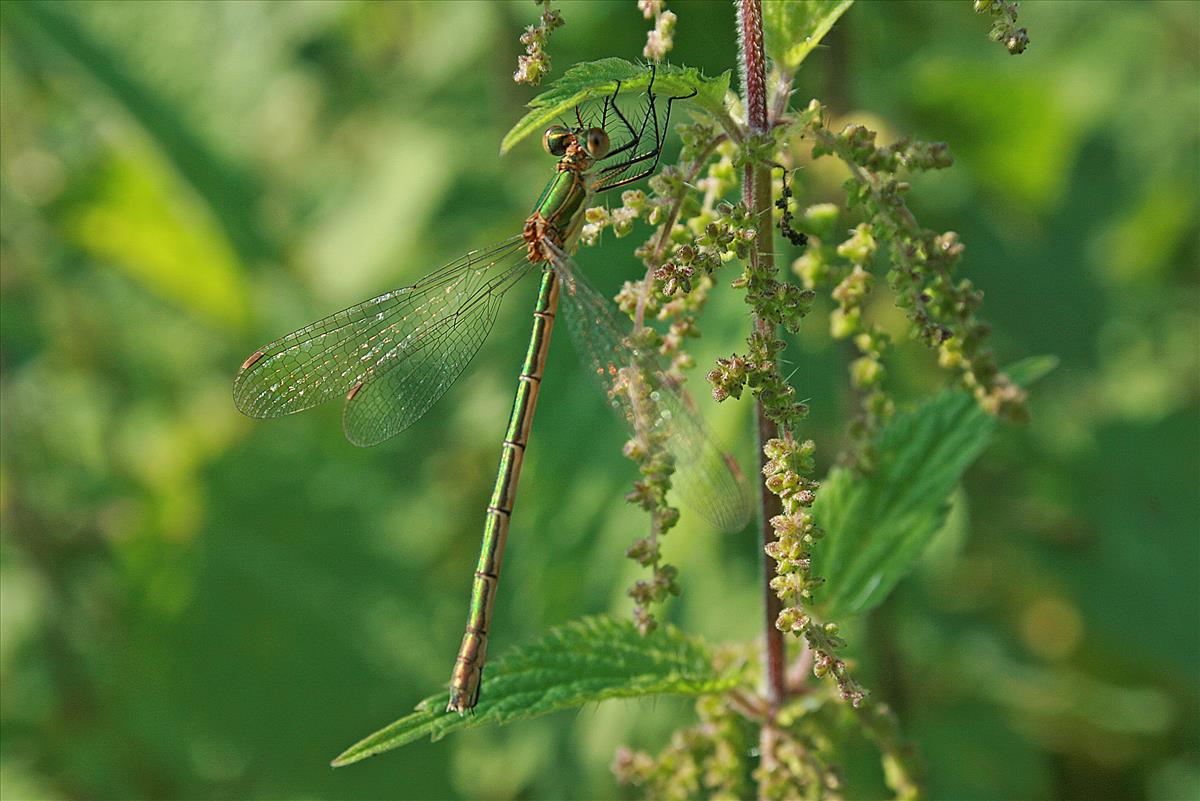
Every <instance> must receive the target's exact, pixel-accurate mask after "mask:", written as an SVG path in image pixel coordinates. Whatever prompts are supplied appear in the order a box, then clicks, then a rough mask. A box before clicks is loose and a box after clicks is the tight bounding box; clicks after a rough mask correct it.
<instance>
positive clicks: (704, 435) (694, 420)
mask: <svg viewBox="0 0 1200 801" xmlns="http://www.w3.org/2000/svg"><path fill="white" fill-rule="evenodd" d="M552 250H553V252H554V257H555V258H554V264H555V269H556V270H557V271H558V273H559V276H560V277H561V278H562V281H563V283H562V290H561V297H560V305H561V306H562V308H563V309H564V310H565V318H566V322H567V330H568V331H569V332H570V336H571V340H572V341H573V342H574V343H575V347H576V349H577V350H578V351H579V354H580V356H581V357H582V358H583V360H584V363H585V364H586V365H588V366H589V367H590V368H591V372H592V373H593V374H594V375H595V376H596V377H597V379H598V380H599V381H600V384H601V386H602V388H603V389H604V392H605V395H606V396H607V397H608V399H609V403H610V405H611V406H612V407H613V409H615V410H616V411H617V413H618V414H619V415H620V416H621V418H622V420H624V421H625V423H626V424H627V425H628V426H629V428H630V430H631V431H633V432H634V433H635V435H636V434H638V433H639V432H642V433H645V432H656V433H663V434H665V435H666V436H665V442H666V447H667V452H668V453H669V454H670V455H671V456H672V458H673V459H674V462H675V474H674V475H673V476H672V486H673V487H674V488H675V489H676V490H677V491H678V492H679V496H680V497H681V498H682V499H683V501H684V503H686V504H687V505H688V506H689V507H690V508H691V509H693V510H695V511H696V512H697V513H699V514H700V515H701V516H702V517H704V518H705V519H706V520H707V521H708V522H710V523H712V524H713V525H714V526H716V527H717V528H718V529H720V530H722V531H739V530H741V529H742V528H743V527H744V526H745V525H746V522H747V521H748V520H749V519H750V513H751V511H752V508H753V507H752V499H751V494H750V489H749V485H748V484H747V482H746V479H745V476H744V475H743V473H742V471H741V469H740V468H739V467H738V464H737V461H736V460H735V459H734V458H733V457H732V456H730V455H729V454H727V453H725V452H724V451H722V450H721V447H720V446H719V444H718V442H717V440H716V438H715V436H714V435H713V433H712V431H711V430H710V429H709V427H708V424H707V423H705V422H704V418H703V417H701V416H700V414H699V411H698V410H697V409H696V407H695V404H694V403H693V402H692V399H691V397H690V396H689V395H688V394H687V391H686V390H685V389H684V388H683V387H681V386H679V385H678V384H677V383H676V382H674V380H673V379H671V378H670V377H668V376H666V375H665V374H663V373H657V374H656V375H655V376H654V377H653V378H654V383H655V384H657V386H658V388H657V389H656V390H655V391H653V392H651V393H650V394H649V397H648V398H641V399H640V400H635V397H636V396H637V395H638V394H639V393H637V392H636V391H631V389H630V379H631V377H632V378H633V379H634V380H636V372H635V371H636V368H635V367H634V365H635V363H636V354H635V352H634V351H632V350H631V349H630V347H629V345H628V344H627V342H626V339H627V337H628V335H629V329H630V323H629V322H628V321H625V320H623V318H621V317H619V316H618V314H617V312H616V310H615V307H614V305H613V304H612V303H611V302H610V301H609V300H607V299H606V298H605V297H604V296H602V295H601V294H600V293H599V292H597V291H596V289H595V288H594V287H592V286H591V284H589V283H588V282H587V280H586V279H585V278H584V277H583V274H582V272H581V271H580V270H579V268H578V267H576V266H575V264H574V262H572V261H571V259H570V258H569V257H568V256H567V255H566V254H565V253H563V252H562V251H561V250H559V249H557V248H552Z"/></svg>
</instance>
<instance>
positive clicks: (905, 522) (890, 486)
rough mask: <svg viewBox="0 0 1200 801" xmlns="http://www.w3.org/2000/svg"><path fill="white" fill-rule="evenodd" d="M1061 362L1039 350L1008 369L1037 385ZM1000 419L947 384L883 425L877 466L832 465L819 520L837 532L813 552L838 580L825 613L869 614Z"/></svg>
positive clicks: (934, 527)
mask: <svg viewBox="0 0 1200 801" xmlns="http://www.w3.org/2000/svg"><path fill="white" fill-rule="evenodd" d="M1056 363H1057V360H1056V359H1055V358H1054V357H1052V356H1042V357H1034V358H1030V359H1025V360H1024V361H1021V362H1019V363H1018V364H1016V365H1014V366H1013V367H1012V368H1011V369H1010V370H1007V371H1006V372H1008V374H1009V375H1010V376H1011V377H1012V379H1013V380H1014V381H1016V382H1017V383H1020V384H1028V383H1030V382H1032V381H1034V380H1036V379H1038V378H1040V377H1041V376H1043V375H1045V374H1046V373H1048V372H1050V371H1051V370H1053V369H1054V367H1055V365H1056ZM997 425H998V421H997V420H996V418H995V417H992V416H991V415H989V414H987V413H986V412H984V411H982V410H981V409H980V408H979V406H978V405H977V404H976V403H975V401H974V399H973V398H972V397H971V396H970V395H969V394H968V393H966V392H963V391H961V390H957V389H956V390H946V391H945V392H942V393H941V394H939V395H938V396H937V397H935V398H933V399H932V400H929V401H927V402H926V403H924V404H922V405H921V406H919V407H918V408H917V409H915V410H913V411H911V412H909V413H907V414H899V415H897V416H896V418H895V419H894V420H893V421H892V422H891V423H890V424H889V425H887V426H886V427H885V428H884V429H883V431H881V432H880V434H879V439H878V441H877V447H878V449H879V467H878V469H877V470H876V471H875V472H874V473H872V474H871V475H868V476H865V477H858V476H855V475H854V474H853V472H852V471H850V470H847V469H844V468H835V469H834V470H832V471H831V472H830V474H829V478H828V479H827V480H826V482H825V483H824V485H823V486H822V488H821V491H820V492H818V493H817V501H816V503H815V504H813V514H814V516H815V517H816V519H817V522H818V523H819V524H820V525H821V527H822V528H824V529H825V530H826V531H827V532H829V534H828V538H827V539H826V540H824V541H823V542H822V543H821V545H820V547H818V548H815V549H814V551H813V560H814V563H815V564H814V570H815V571H816V572H817V573H818V574H819V575H822V576H825V578H827V579H828V580H829V583H828V585H827V587H828V591H827V592H826V594H825V595H826V597H825V598H824V599H823V600H822V604H821V606H822V612H823V613H824V614H825V615H827V616H828V617H830V618H834V619H836V618H844V617H846V616H849V615H855V614H861V613H863V612H866V611H868V610H870V609H872V608H873V607H875V606H877V605H878V604H879V603H880V602H881V601H883V599H884V598H886V597H887V595H888V593H889V592H891V590H892V588H893V587H895V586H896V583H897V582H899V581H900V579H902V578H904V576H906V575H907V574H908V572H909V571H910V570H911V569H912V568H913V565H914V563H915V562H916V560H917V558H918V557H919V556H920V555H921V553H922V552H923V551H924V549H925V546H926V545H928V544H929V540H930V539H931V538H932V537H933V535H934V534H935V533H937V531H938V530H939V529H940V528H941V527H942V525H943V524H944V523H945V521H946V513H947V511H948V509H949V504H948V503H947V498H948V497H949V495H950V493H951V492H952V491H953V490H954V488H955V486H956V485H957V484H958V482H959V480H960V479H961V478H962V474H963V471H965V470H966V469H967V467H968V466H969V465H970V464H971V462H973V461H975V458H976V457H977V456H978V455H979V454H980V453H981V452H982V451H983V449H984V448H985V447H987V444H988V442H989V441H990V440H991V438H992V435H993V434H994V433H995V432H996V428H997Z"/></svg>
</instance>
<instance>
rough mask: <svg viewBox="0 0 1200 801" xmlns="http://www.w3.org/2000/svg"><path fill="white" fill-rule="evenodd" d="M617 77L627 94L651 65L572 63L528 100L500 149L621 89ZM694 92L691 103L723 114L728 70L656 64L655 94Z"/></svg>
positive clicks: (641, 83) (646, 77)
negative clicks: (712, 73)
mask: <svg viewBox="0 0 1200 801" xmlns="http://www.w3.org/2000/svg"><path fill="white" fill-rule="evenodd" d="M617 81H620V82H621V93H622V94H623V95H624V94H626V93H630V94H633V93H636V92H638V91H639V90H641V89H643V88H645V87H646V86H649V84H650V69H649V68H648V67H645V66H643V65H641V64H634V63H632V62H629V61H626V60H625V59H623V58H604V59H601V60H599V61H589V62H586V63H583V64H576V65H575V66H573V67H571V68H570V69H569V70H567V71H566V72H565V73H564V74H563V76H562V77H561V78H559V79H558V80H557V81H555V82H554V85H553V86H551V88H550V89H549V90H547V91H545V92H542V93H541V94H540V95H538V96H537V97H535V98H534V99H533V100H530V101H529V108H530V111H529V112H528V113H527V114H526V115H525V116H524V117H522V118H521V119H520V121H519V122H517V124H516V125H514V126H513V127H512V130H510V131H509V132H508V133H506V134H505V135H504V140H503V141H502V142H501V143H500V152H501V153H507V152H508V151H509V150H511V149H512V148H513V145H515V144H517V143H518V142H520V141H521V140H522V139H524V138H525V137H527V136H529V135H530V134H531V133H535V132H540V131H541V130H542V128H544V127H546V126H547V125H549V124H550V123H552V122H554V121H555V120H556V119H557V118H558V117H560V116H562V115H564V114H567V113H568V112H570V111H573V109H574V108H575V106H577V105H579V104H581V103H585V102H587V101H588V100H595V99H598V98H602V97H606V96H608V95H611V94H612V93H613V91H614V90H615V89H616V88H617ZM693 90H694V91H695V92H696V96H695V97H691V98H688V99H689V100H690V101H692V102H694V103H696V104H697V105H699V106H700V107H701V108H703V109H706V110H707V111H709V112H711V113H713V114H724V112H725V93H726V92H727V91H728V90H729V70H726V71H725V72H722V73H721V74H720V75H718V76H717V77H715V78H708V77H705V76H704V75H702V74H701V73H700V71H699V70H698V69H696V68H695V67H676V66H673V65H670V64H660V65H658V69H657V73H656V75H655V78H654V91H655V93H656V94H658V95H660V96H662V97H669V96H682V95H688V94H691V93H692V91H693Z"/></svg>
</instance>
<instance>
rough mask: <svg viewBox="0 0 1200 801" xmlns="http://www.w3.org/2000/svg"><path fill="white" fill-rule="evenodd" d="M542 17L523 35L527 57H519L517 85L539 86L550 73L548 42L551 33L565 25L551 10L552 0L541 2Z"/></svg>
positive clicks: (516, 76) (522, 40) (516, 74)
mask: <svg viewBox="0 0 1200 801" xmlns="http://www.w3.org/2000/svg"><path fill="white" fill-rule="evenodd" d="M541 2H542V17H541V20H540V21H539V22H538V24H537V25H530V26H528V27H527V28H525V32H524V33H522V34H521V44H523V45H525V55H523V56H517V69H516V72H514V73H513V80H514V81H516V82H517V83H523V84H527V85H529V86H537V85H538V84H539V83H541V82H542V77H543V76H545V75H546V73H548V72H550V54H549V53H547V52H546V42H547V41H548V40H549V39H550V33H551V32H552V31H553V30H554V29H555V28H557V27H559V26H561V25H563V24H564V22H563V18H562V14H561V13H559V12H558V11H556V10H555V9H552V8H550V0H541Z"/></svg>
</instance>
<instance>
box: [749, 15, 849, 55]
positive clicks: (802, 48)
mask: <svg viewBox="0 0 1200 801" xmlns="http://www.w3.org/2000/svg"><path fill="white" fill-rule="evenodd" d="M852 5H854V0H767V2H765V3H763V6H762V14H763V33H764V35H765V36H766V50H767V55H768V56H770V57H771V59H772V60H773V61H775V62H776V63H777V64H779V65H780V66H781V67H783V68H785V69H787V70H795V69H796V68H797V67H799V66H800V63H801V62H802V61H804V59H805V58H807V57H808V54H809V53H811V52H812V51H813V50H814V49H816V47H817V45H818V44H820V43H821V40H822V39H824V38H825V34H827V33H829V30H830V29H831V28H832V27H833V23H835V22H837V21H838V18H839V17H840V16H842V14H845V13H846V11H848V10H849V8H850V6H852Z"/></svg>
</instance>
